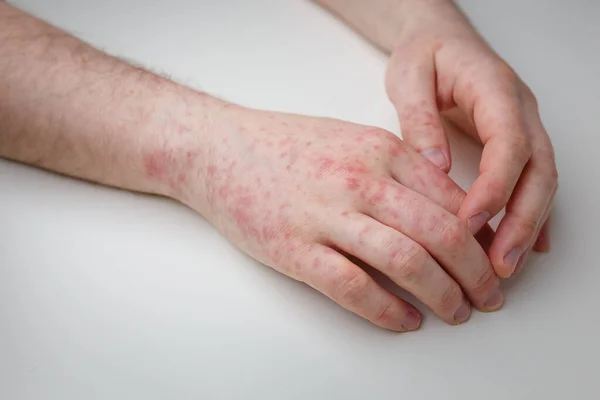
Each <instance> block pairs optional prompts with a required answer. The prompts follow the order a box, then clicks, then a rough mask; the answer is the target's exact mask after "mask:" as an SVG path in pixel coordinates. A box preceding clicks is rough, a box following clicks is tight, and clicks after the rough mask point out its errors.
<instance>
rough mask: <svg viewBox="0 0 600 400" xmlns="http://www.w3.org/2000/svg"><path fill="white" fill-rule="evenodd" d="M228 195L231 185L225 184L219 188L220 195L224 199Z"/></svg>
mask: <svg viewBox="0 0 600 400" xmlns="http://www.w3.org/2000/svg"><path fill="white" fill-rule="evenodd" d="M227 196H229V186H227V185H223V186H221V187H220V188H219V197H220V198H221V199H222V200H226V199H227Z"/></svg>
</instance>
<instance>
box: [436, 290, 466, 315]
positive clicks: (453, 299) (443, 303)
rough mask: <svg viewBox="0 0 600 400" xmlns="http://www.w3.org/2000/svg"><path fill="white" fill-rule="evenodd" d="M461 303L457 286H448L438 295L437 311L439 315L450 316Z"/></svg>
mask: <svg viewBox="0 0 600 400" xmlns="http://www.w3.org/2000/svg"><path fill="white" fill-rule="evenodd" d="M462 301H463V293H462V290H460V287H459V286H458V285H457V284H452V285H449V286H448V287H447V288H446V289H445V290H444V291H443V292H442V293H441V295H440V297H439V300H438V311H439V312H440V313H441V314H452V313H454V311H455V310H456V309H457V308H458V307H457V305H458V304H460V303H461V302H462Z"/></svg>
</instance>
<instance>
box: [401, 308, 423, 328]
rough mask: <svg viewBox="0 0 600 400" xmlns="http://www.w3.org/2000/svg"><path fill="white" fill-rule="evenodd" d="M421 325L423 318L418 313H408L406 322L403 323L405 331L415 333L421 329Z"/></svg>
mask: <svg viewBox="0 0 600 400" xmlns="http://www.w3.org/2000/svg"><path fill="white" fill-rule="evenodd" d="M419 325H421V316H420V315H419V314H418V313H417V312H416V311H413V310H410V311H408V312H407V313H406V317H405V318H404V321H402V326H403V327H404V329H406V330H407V331H414V330H415V329H417V328H419Z"/></svg>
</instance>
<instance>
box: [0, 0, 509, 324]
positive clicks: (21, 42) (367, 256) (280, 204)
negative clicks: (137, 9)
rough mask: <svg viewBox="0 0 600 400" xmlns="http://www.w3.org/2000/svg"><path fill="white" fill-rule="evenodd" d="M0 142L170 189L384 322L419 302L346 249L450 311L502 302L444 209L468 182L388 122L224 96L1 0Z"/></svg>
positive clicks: (455, 318) (107, 178) (241, 240)
mask: <svg viewBox="0 0 600 400" xmlns="http://www.w3.org/2000/svg"><path fill="white" fill-rule="evenodd" d="M366 155H367V156H366ZM0 156H2V157H6V158H10V159H13V160H17V161H20V162H23V163H28V164H33V165H37V166H40V167H43V168H47V169H49V170H53V171H57V172H61V173H63V174H68V175H72V176H76V177H79V178H83V179H88V180H92V181H96V182H100V183H103V184H107V185H112V186H117V187H121V188H125V189H130V190H135V191H142V192H148V193H156V194H160V195H164V196H169V197H172V198H174V199H176V200H179V201H181V202H183V203H185V204H187V205H188V206H190V207H191V208H193V209H195V210H196V211H198V212H200V213H201V214H202V215H204V216H205V217H206V218H207V220H208V221H209V222H211V223H212V224H213V225H215V226H216V227H217V228H218V229H219V230H220V231H221V232H222V233H223V234H224V235H225V236H226V237H227V238H228V239H229V240H230V241H231V242H233V243H234V244H235V245H237V246H238V247H239V248H240V249H242V250H243V251H245V252H246V253H248V254H250V255H251V256H252V257H254V258H256V259H257V260H259V261H261V262H263V263H264V264H267V265H269V266H271V267H273V268H275V269H277V270H278V271H281V272H282V273H285V274H287V275H289V276H292V277H294V278H296V279H298V280H301V281H302V282H305V283H307V284H308V285H310V286H312V287H314V288H315V289H317V290H319V291H321V292H322V293H324V294H325V295H327V296H329V297H330V298H332V299H333V300H335V301H336V302H338V303H339V304H341V305H342V306H344V307H346V308H347V309H349V310H351V311H353V312H355V313H357V314H358V315H361V316H362V317H364V318H367V319H368V320H370V321H372V322H373V323H375V324H377V325H379V326H382V327H385V328H388V329H394V330H400V331H405V330H413V329H416V328H418V326H419V325H420V322H421V317H420V314H419V311H418V310H417V309H416V308H414V307H413V306H412V305H410V304H409V303H408V302H406V301H404V300H402V299H400V298H398V297H396V296H395V295H393V294H392V293H390V292H388V291H387V290H385V289H384V288H382V287H380V286H379V285H378V284H377V283H376V282H375V281H374V280H373V279H372V278H371V277H370V276H369V275H367V274H366V273H365V272H364V271H363V270H362V269H361V268H359V267H358V266H357V265H356V264H354V263H353V262H352V261H351V260H350V259H348V258H347V257H346V255H345V254H351V255H353V256H354V257H357V258H360V259H362V260H363V261H365V262H367V263H369V264H371V265H372V266H374V267H375V268H378V269H379V270H380V271H382V272H383V273H385V274H387V275H388V276H390V278H391V279H393V280H394V281H395V282H396V283H397V284H399V285H400V286H402V287H405V288H406V289H407V290H409V291H410V292H411V293H413V294H415V295H416V296H417V297H418V298H420V299H421V300H422V301H423V302H424V303H426V304H427V305H428V306H429V307H431V308H432V309H433V310H434V311H435V312H436V313H437V314H438V315H439V316H440V318H442V319H444V321H446V322H448V323H450V324H457V323H462V322H464V321H466V319H467V318H468V317H469V313H470V305H469V303H468V301H467V299H468V300H470V301H471V302H472V303H473V304H474V305H475V306H476V307H478V308H479V309H481V310H486V311H493V310H496V309H498V308H499V307H500V306H501V305H502V302H503V297H502V293H501V291H500V288H499V281H498V279H497V277H496V276H495V274H494V273H493V271H492V269H491V266H490V264H489V261H488V259H487V256H486V254H485V252H484V251H483V250H482V248H481V247H480V245H479V243H478V242H477V241H476V240H475V238H473V236H472V235H470V234H469V232H468V230H467V227H466V226H465V225H464V224H463V223H461V222H460V220H459V219H458V218H457V217H456V216H455V215H454V214H455V213H456V212H457V211H458V205H459V203H460V200H461V199H462V198H464V195H465V193H464V192H462V190H461V189H460V188H459V187H458V186H456V185H455V184H454V183H453V182H452V181H451V180H450V179H449V178H448V177H447V176H446V174H444V173H443V172H442V171H440V170H439V169H437V168H436V167H435V166H433V165H432V164H431V163H429V162H428V161H427V160H426V159H425V158H423V157H421V156H420V155H419V154H418V153H416V152H415V151H414V150H412V149H410V148H409V147H408V146H404V144H403V143H402V142H401V141H400V140H399V139H398V138H397V137H396V136H395V135H393V134H391V133H390V132H386V131H383V130H379V129H376V128H373V127H366V126H360V125H355V124H350V123H346V122H342V121H337V120H330V119H324V118H311V117H305V116H298V115H291V114H282V113H273V112H265V111H259V110H251V109H247V108H243V107H239V106H235V105H232V104H229V103H224V102H222V101H220V100H217V99H215V98H212V97H210V96H208V95H206V94H203V93H199V92H196V91H194V90H192V89H189V88H186V87H183V86H180V85H178V84H175V83H173V82H170V81H168V80H166V79H163V78H161V77H158V76H155V75H153V74H151V73H148V72H145V71H143V70H140V69H137V68H135V67H132V66H130V65H127V64H126V63H124V62H121V61H119V60H118V59H116V58H114V57H110V56H108V55H105V54H103V53H101V52H99V51H98V50H95V49H93V48H92V47H90V46H88V45H87V44H85V43H83V42H81V41H79V40H78V39H76V38H74V37H72V36H69V35H68V34H66V33H64V32H62V31H61V30H59V29H56V28H54V27H52V26H50V25H48V24H46V23H44V22H42V21H40V20H38V19H36V18H33V17H31V16H28V15H26V14H25V13H23V12H21V11H18V10H17V9H15V8H13V7H11V6H8V5H6V4H5V3H0ZM423 182H430V183H431V184H429V185H424V184H423ZM423 215H426V216H428V218H427V221H429V222H428V223H429V226H428V227H427V229H423V227H422V224H421V223H420V222H418V221H421V217H420V216H423ZM367 232H368V234H367V235H365V234H366V233H367ZM363 237H364V240H363ZM359 239H360V240H359ZM342 250H343V251H342ZM434 257H435V258H434ZM438 260H439V263H438ZM234 317H235V316H234Z"/></svg>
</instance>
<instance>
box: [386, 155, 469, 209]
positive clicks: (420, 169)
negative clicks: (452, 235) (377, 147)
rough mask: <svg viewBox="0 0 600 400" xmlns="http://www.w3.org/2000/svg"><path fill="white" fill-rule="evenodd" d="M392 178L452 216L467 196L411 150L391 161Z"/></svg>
mask: <svg viewBox="0 0 600 400" xmlns="http://www.w3.org/2000/svg"><path fill="white" fill-rule="evenodd" d="M390 167H391V168H390V170H391V171H390V172H391V175H392V177H393V178H394V179H395V180H396V181H397V182H398V183H400V184H401V185H403V186H406V187H408V188H410V189H411V190H413V191H415V192H417V193H420V194H422V195H423V196H425V197H427V198H428V199H430V200H432V201H433V202H435V203H436V204H439V205H440V206H442V207H443V208H444V209H446V210H448V211H449V212H451V213H452V214H456V213H457V212H458V210H459V209H460V206H461V204H462V202H463V200H464V198H465V196H466V193H465V192H464V190H462V189H461V187H460V186H458V185H457V184H456V183H455V182H454V181H453V180H452V179H451V178H450V177H449V176H448V175H447V174H446V173H444V172H443V171H442V170H440V169H439V168H437V167H436V166H435V165H433V164H432V163H431V162H429V161H428V160H427V159H426V158H424V157H422V156H421V155H420V154H419V153H417V152H416V151H414V150H412V149H411V148H408V147H407V149H406V152H405V153H404V154H403V156H402V157H395V158H393V159H392V160H390Z"/></svg>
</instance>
